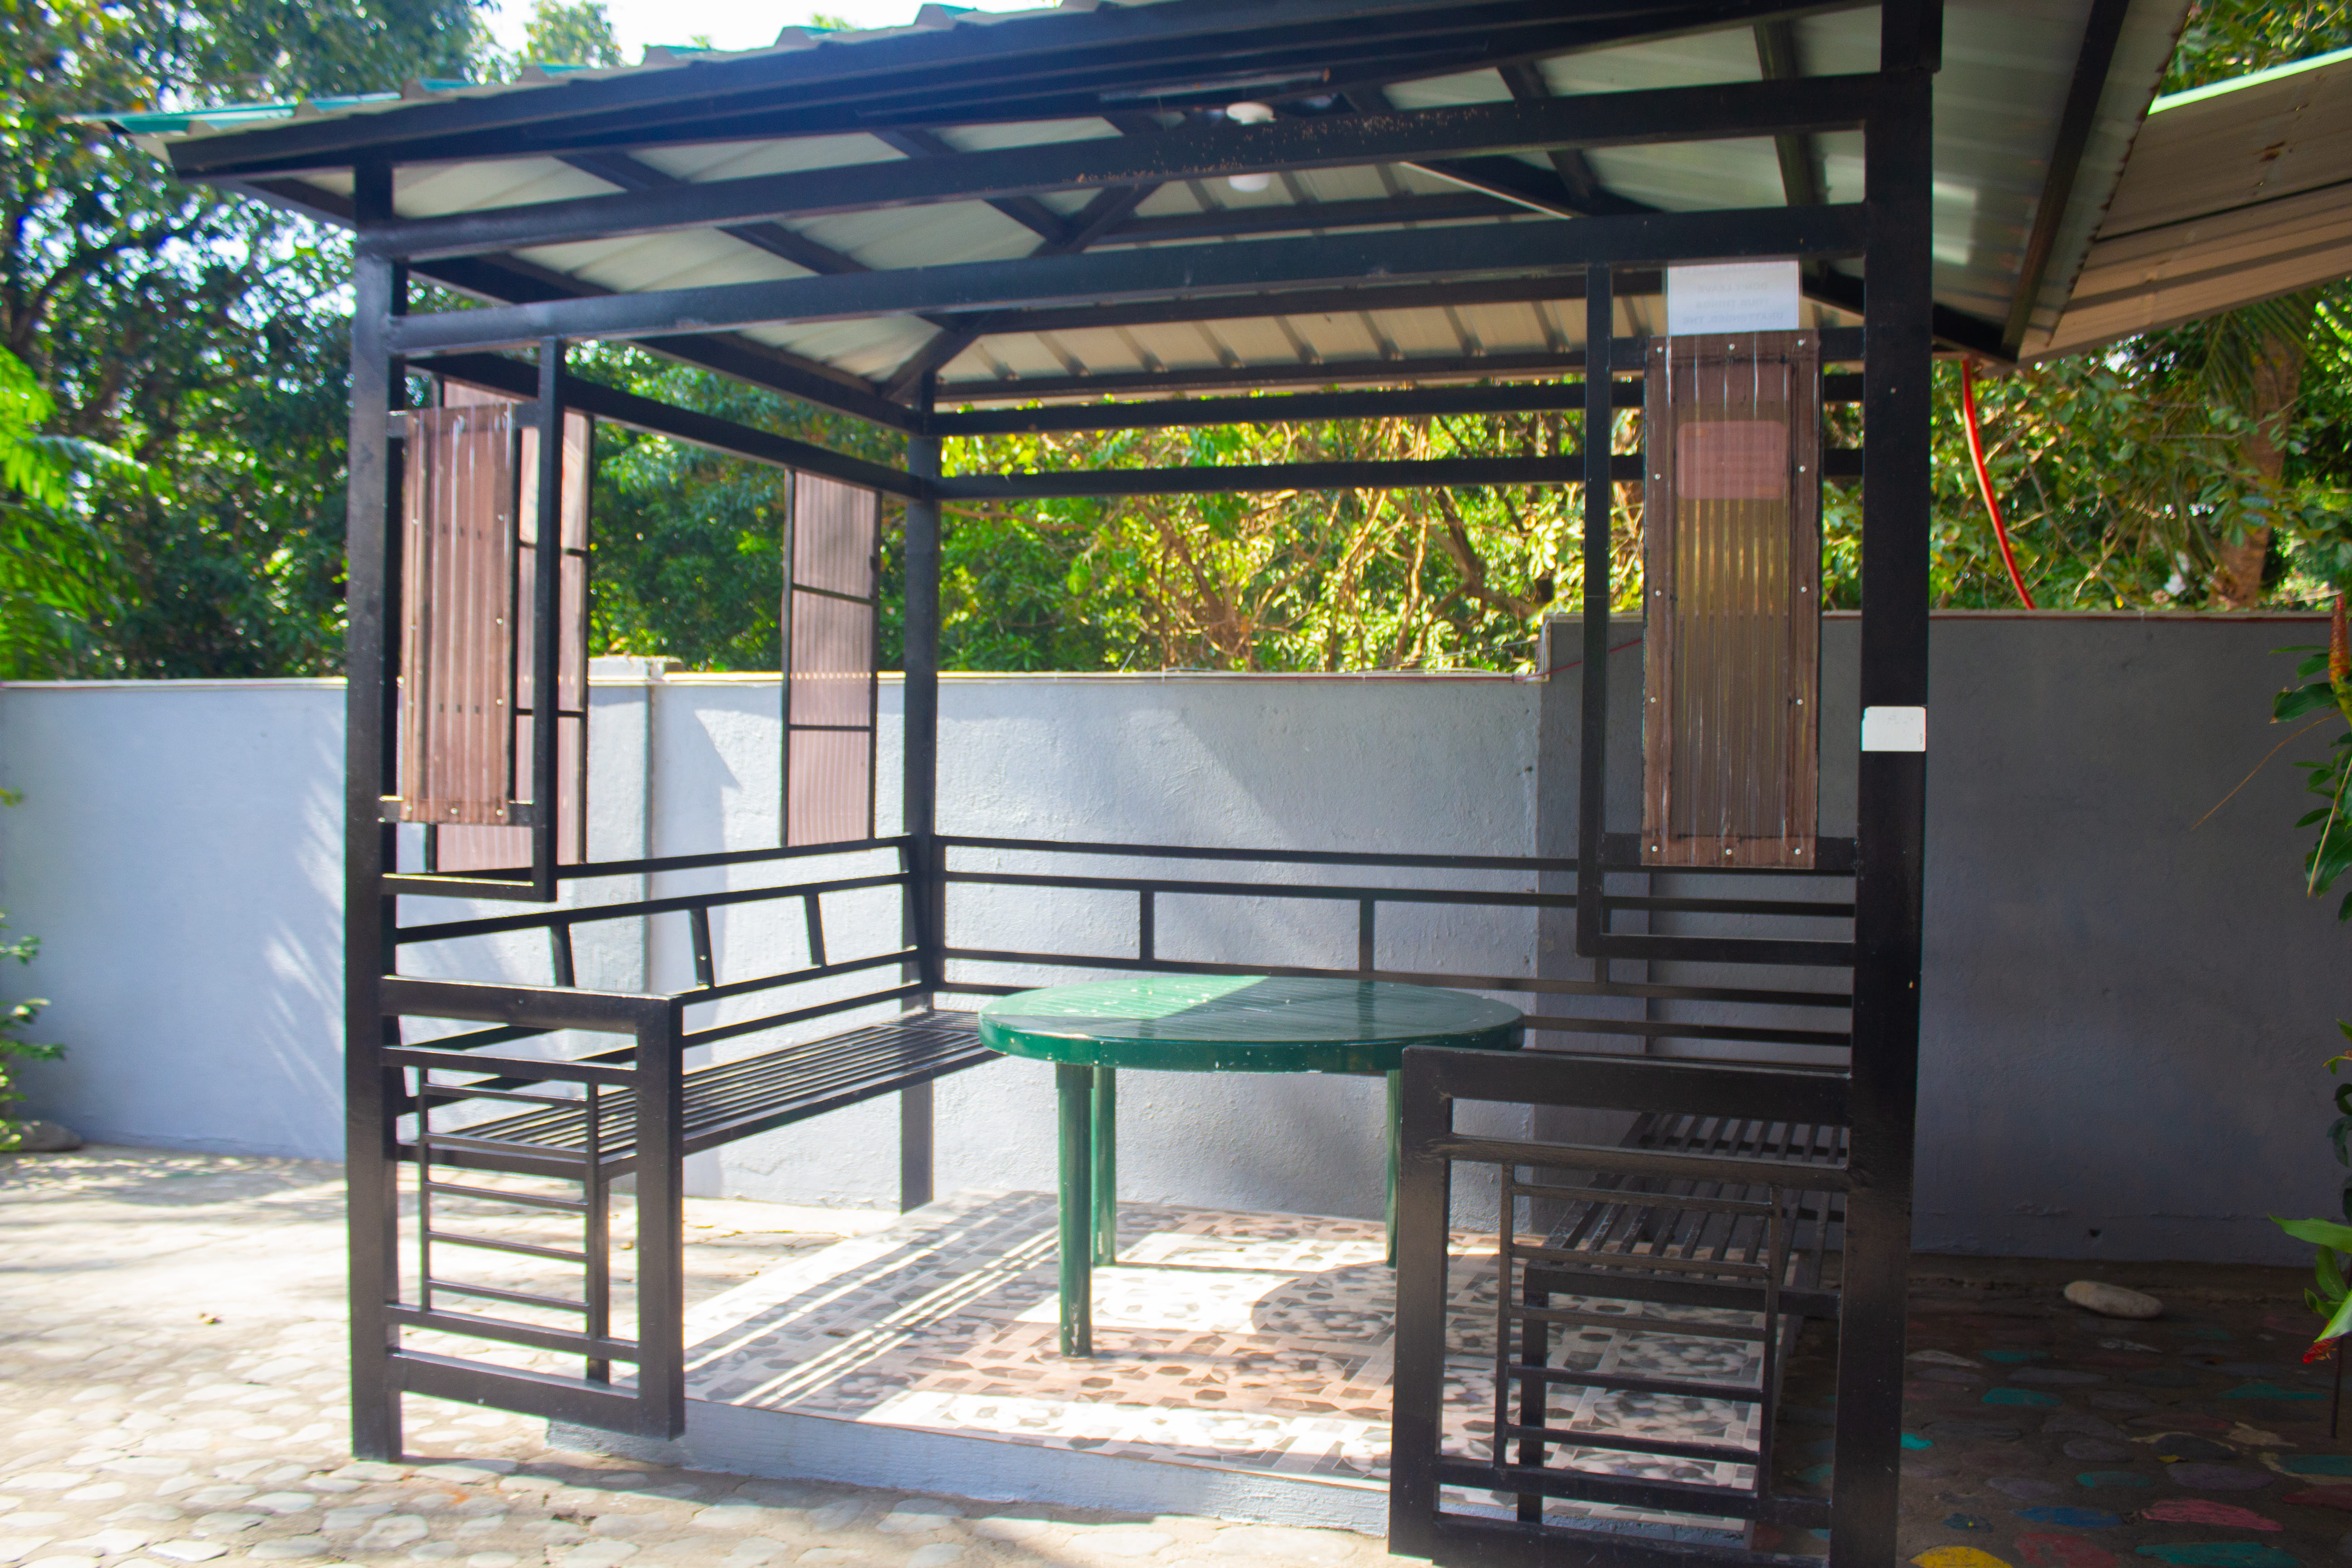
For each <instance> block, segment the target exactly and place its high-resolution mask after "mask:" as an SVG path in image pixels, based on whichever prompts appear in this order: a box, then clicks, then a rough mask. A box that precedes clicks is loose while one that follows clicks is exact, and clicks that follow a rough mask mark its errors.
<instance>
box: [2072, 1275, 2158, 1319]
mask: <svg viewBox="0 0 2352 1568" xmlns="http://www.w3.org/2000/svg"><path fill="white" fill-rule="evenodd" d="M2065 1295H2066V1300H2069V1301H2072V1302H2074V1305H2076V1306H2077V1307H2080V1308H2082V1309H2083V1310H2084V1311H2086V1312H2095V1313H2097V1314H2098V1315H2099V1316H2100V1317H2103V1318H2126V1319H2133V1320H2137V1321H2147V1320H2149V1319H2153V1318H2160V1317H2162V1316H2164V1303H2163V1302H2162V1301H2159V1300H2157V1299H2156V1298H2155V1297H2153V1296H2150V1295H2148V1294H2147V1293H2146V1292H2145V1291H2140V1290H2127V1289H2125V1288H2124V1287H2122V1286H2121V1285H2109V1284H2105V1283H2104V1282H2102V1281H2100V1280H2096V1279H2077V1280H2075V1281H2074V1283H2072V1284H2070V1285H2068V1286H2067V1287H2066V1291H2065Z"/></svg>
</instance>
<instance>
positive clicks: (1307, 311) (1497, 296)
mask: <svg viewBox="0 0 2352 1568" xmlns="http://www.w3.org/2000/svg"><path fill="white" fill-rule="evenodd" d="M1625 277H1626V287H1624V288H1622V289H1619V290H1618V292H1619V293H1621V294H1656V293H1658V292H1660V291H1661V290H1662V289H1664V283H1663V281H1662V280H1661V277H1660V275H1659V274H1658V273H1656V272H1652V271H1638V272H1630V273H1628V274H1626V275H1625ZM1583 298H1584V277H1583V275H1582V274H1581V273H1574V272H1571V273H1567V274H1554V275H1548V276H1544V277H1538V278H1507V279H1490V280H1486V281H1478V282H1469V283H1452V282H1438V283H1412V284H1406V285H1404V286H1402V287H1396V288H1353V289H1293V290H1291V291H1289V292H1286V293H1280V294H1240V295H1233V294H1221V295H1217V296H1214V297H1213V298H1209V299H1202V300H1141V301H1139V302H1138V303H1135V304H1131V305H1093V304H1087V305H1072V306H1066V307H1064V308H1061V309H1058V310H1007V311H1002V312H999V313H998V314H996V315H994V316H992V317H990V318H988V321H989V325H988V328H987V330H986V331H985V332H984V333H982V335H983V336H987V337H999V336H1003V335H1004V334H1006V333H1011V332H1076V331H1091V330H1094V329H1097V328H1103V327H1163V326H1171V325H1175V324H1178V323H1181V322H1187V321H1257V320H1263V319H1265V317H1268V316H1324V315H1339V314H1344V313H1348V312H1351V311H1357V310H1420V309H1422V308H1423V307H1427V306H1446V305H1521V304H1533V303H1535V302H1537V301H1538V300H1581V299H1583ZM942 363H944V362H942Z"/></svg>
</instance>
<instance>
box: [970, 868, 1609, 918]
mask: <svg viewBox="0 0 2352 1568" xmlns="http://www.w3.org/2000/svg"><path fill="white" fill-rule="evenodd" d="M942 880H945V881H949V882H963V883H975V884H979V885H982V886H986V887H997V888H1055V889H1065V890H1068V891H1073V892H1103V893H1151V894H1155V895H1157V894H1161V893H1174V894H1180V895H1192V896H1195V897H1200V898H1228V899H1230V898H1270V899H1328V900H1332V901H1334V902H1339V903H1351V904H1352V903H1361V902H1362V901H1363V900H1366V899H1370V900H1373V901H1375V902H1377V903H1383V904H1479V905H1487V906H1491V907H1493V908H1496V909H1523V910H1572V909H1574V908H1575V907H1576V895H1575V894H1574V893H1519V892H1502V891H1496V892H1479V891H1475V890H1473V889H1464V888H1348V887H1337V888H1331V887H1318V886H1315V885H1313V884H1311V883H1297V882H1190V881H1187V882H1162V881H1151V880H1146V879H1135V878H1127V877H1045V876H1033V875H1029V874H1026V873H1022V872H1012V871H950V872H948V873H947V874H946V876H945V877H944V878H943V879H942Z"/></svg>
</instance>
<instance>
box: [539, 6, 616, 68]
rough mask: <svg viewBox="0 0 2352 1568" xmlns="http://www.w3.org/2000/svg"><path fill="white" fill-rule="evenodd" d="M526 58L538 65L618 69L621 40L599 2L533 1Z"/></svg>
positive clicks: (610, 18) (611, 20) (611, 19)
mask: <svg viewBox="0 0 2352 1568" xmlns="http://www.w3.org/2000/svg"><path fill="white" fill-rule="evenodd" d="M522 36H523V58H525V59H527V60H530V61H532V62H534V63H536V64H539V65H567V66H617V65H620V64H621V63H622V59H621V44H620V40H619V39H618V38H616V37H614V36H613V18H612V17H611V16H609V15H607V14H606V12H605V9H604V5H602V4H600V0H571V3H570V4H566V3H565V0H533V4H532V5H531V8H530V21H528V22H526V23H524V24H523V30H522Z"/></svg>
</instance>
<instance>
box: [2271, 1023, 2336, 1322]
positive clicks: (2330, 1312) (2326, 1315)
mask: <svg viewBox="0 0 2352 1568" xmlns="http://www.w3.org/2000/svg"><path fill="white" fill-rule="evenodd" d="M2336 1028H2337V1029H2338V1030H2339V1031H2341V1032H2342V1034H2343V1036H2344V1037H2345V1038H2346V1039H2347V1040H2352V1024H2347V1023H2346V1022H2344V1021H2343V1020H2341V1019H2338V1020H2337V1021H2336ZM2347 1061H2352V1056H2339V1057H2331V1058H2328V1062H2327V1070H2328V1072H2329V1073H2330V1074H2334V1073H2335V1072H2336V1071H2337V1070H2338V1069H2339V1068H2342V1067H2343V1065H2344V1064H2345V1063H2346V1062H2347ZM2347 1134H2352V1083H2347V1084H2338V1085H2337V1086H2336V1121H2335V1124H2334V1125H2333V1126H2331V1127H2329V1128H2328V1130H2327V1137H2328V1142H2331V1143H2333V1144H2334V1145H2335V1147H2336V1163H2337V1164H2339V1165H2344V1166H2347V1167H2352V1147H2347V1143H2346V1137H2347ZM2338 1206H2339V1207H2341V1208H2342V1210H2343V1211H2344V1216H2345V1217H2346V1218H2347V1219H2352V1176H2347V1178H2345V1181H2344V1185H2343V1190H2342V1193H2341V1194H2340V1196H2339V1200H2338ZM2271 1223H2272V1224H2273V1225H2275V1226H2278V1227H2279V1228H2280V1229H2281V1230H2283V1231H2284V1232H2286V1233H2287V1235H2289V1236H2291V1237H2294V1238H2295V1239H2296V1240H2297V1241H2307V1242H2309V1243H2310V1244H2311V1245H2312V1246H2314V1247H2317V1248H2319V1253H2318V1256H2317V1257H2316V1258H2315V1259H2314V1261H2313V1265H2312V1273H2313V1277H2314V1285H2315V1288H2314V1289H2308V1290H2305V1292H2304V1293H2303V1300H2304V1304H2305V1306H2307V1307H2309V1308H2310V1309H2311V1310H2313V1311H2314V1312H2315V1313H2316V1314H2318V1316H2319V1318H2320V1321H2321V1328H2320V1331H2319V1333H2318V1336H2317V1337H2316V1338H2315V1339H2314V1340H2313V1341H2312V1342H2311V1348H2310V1349H2309V1350H2307V1351H2305V1352H2304V1356H2303V1359H2304V1360H2305V1361H2306V1362H2312V1361H2321V1360H2324V1359H2326V1357H2327V1356H2329V1355H2331V1354H2334V1353H2336V1342H2337V1341H2339V1340H2341V1339H2342V1338H2343V1337H2344V1336H2345V1335H2346V1334H2347V1333H2352V1279H2348V1278H2347V1272H2346V1264H2347V1262H2352V1225H2338V1224H2337V1223H2336V1221H2334V1220H2329V1219H2281V1218H2279V1217H2278V1215H2272V1216H2271Z"/></svg>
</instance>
